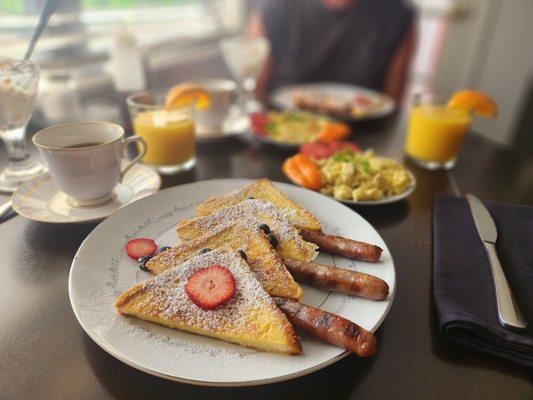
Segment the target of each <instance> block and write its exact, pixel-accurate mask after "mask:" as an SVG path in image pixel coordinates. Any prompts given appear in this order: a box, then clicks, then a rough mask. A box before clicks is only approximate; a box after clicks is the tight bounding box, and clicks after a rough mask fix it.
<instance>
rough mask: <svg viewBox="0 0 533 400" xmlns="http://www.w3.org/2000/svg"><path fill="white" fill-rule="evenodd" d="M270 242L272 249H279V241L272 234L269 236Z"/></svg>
mask: <svg viewBox="0 0 533 400" xmlns="http://www.w3.org/2000/svg"><path fill="white" fill-rule="evenodd" d="M268 241H269V242H270V244H271V245H272V247H277V245H278V239H276V237H275V236H274V235H273V234H272V233H271V234H270V235H268Z"/></svg>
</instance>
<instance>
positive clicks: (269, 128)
mask: <svg viewBox="0 0 533 400" xmlns="http://www.w3.org/2000/svg"><path fill="white" fill-rule="evenodd" d="M268 117H269V122H268V124H267V125H266V126H265V130H266V132H267V133H268V136H269V137H270V138H272V139H274V140H276V141H278V142H283V143H294V144H301V143H309V142H314V141H315V140H316V138H317V135H318V133H319V132H320V131H321V130H322V129H323V128H324V126H325V125H326V123H328V122H329V121H330V119H329V118H327V117H322V116H318V115H314V114H309V113H305V112H300V111H283V112H269V113H268Z"/></svg>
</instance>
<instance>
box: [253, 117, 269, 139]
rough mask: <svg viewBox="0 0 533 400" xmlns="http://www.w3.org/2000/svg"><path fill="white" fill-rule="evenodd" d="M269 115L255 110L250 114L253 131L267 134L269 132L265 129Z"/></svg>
mask: <svg viewBox="0 0 533 400" xmlns="http://www.w3.org/2000/svg"><path fill="white" fill-rule="evenodd" d="M269 120H270V119H269V117H268V115H267V114H264V113H260V112H253V113H251V114H250V126H251V128H252V132H253V133H255V134H256V135H259V136H267V135H268V132H267V131H266V130H265V127H266V126H267V124H268V122H269Z"/></svg>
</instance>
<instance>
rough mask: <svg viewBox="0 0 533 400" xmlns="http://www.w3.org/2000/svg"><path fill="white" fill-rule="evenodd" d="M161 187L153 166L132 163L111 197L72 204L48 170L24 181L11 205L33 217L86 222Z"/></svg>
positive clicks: (43, 220) (42, 219) (106, 215)
mask: <svg viewBox="0 0 533 400" xmlns="http://www.w3.org/2000/svg"><path fill="white" fill-rule="evenodd" d="M160 187H161V178H160V177H159V174H158V173H157V172H156V171H155V170H154V169H152V168H150V167H147V166H145V165H142V164H135V165H134V166H133V167H131V169H130V170H129V171H128V172H126V174H125V175H124V179H123V180H122V183H119V184H118V185H117V187H116V188H115V190H114V198H113V200H112V201H109V202H107V203H104V204H102V205H99V206H95V207H73V206H72V205H71V204H70V202H69V201H68V196H67V195H66V194H65V193H63V192H61V191H60V190H59V188H58V187H57V186H56V184H55V183H54V181H53V180H52V177H51V176H50V173H48V172H47V173H45V174H42V175H39V176H38V177H36V178H33V179H31V180H29V181H26V182H24V183H23V184H22V185H21V186H20V187H19V188H18V189H17V191H16V192H15V193H14V194H13V196H12V197H11V205H12V206H13V209H14V210H15V211H16V212H17V213H18V214H20V215H22V216H23V217H25V218H28V219H32V220H34V221H39V222H48V223H54V224H70V223H88V222H94V221H99V220H101V219H104V218H106V217H109V216H110V215H111V214H113V213H114V212H115V211H117V210H118V209H120V208H121V207H123V206H125V205H126V204H129V203H132V202H134V201H136V200H139V199H142V198H143V197H146V196H148V195H150V194H153V193H155V192H157V191H158V190H159V188H160Z"/></svg>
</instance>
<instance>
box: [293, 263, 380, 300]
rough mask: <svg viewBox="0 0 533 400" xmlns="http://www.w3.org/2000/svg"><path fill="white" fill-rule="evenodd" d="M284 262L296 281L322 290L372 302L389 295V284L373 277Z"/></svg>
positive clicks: (345, 270)
mask: <svg viewBox="0 0 533 400" xmlns="http://www.w3.org/2000/svg"><path fill="white" fill-rule="evenodd" d="M283 262H284V263H285V266H286V267H287V269H288V270H289V272H290V273H291V274H292V276H293V277H294V279H296V280H297V281H301V282H305V283H308V284H310V285H312V286H316V287H319V288H321V289H325V290H331V291H332V292H337V293H344V294H351V295H355V296H360V297H364V298H366V299H370V300H383V299H385V298H387V296H388V295H389V285H388V284H387V282H385V281H384V280H382V279H379V278H377V277H375V276H372V275H367V274H363V273H361V272H355V271H351V270H349V269H343V268H336V267H330V266H328V265H324V264H313V263H309V262H304V261H298V260H290V259H285V260H283Z"/></svg>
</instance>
